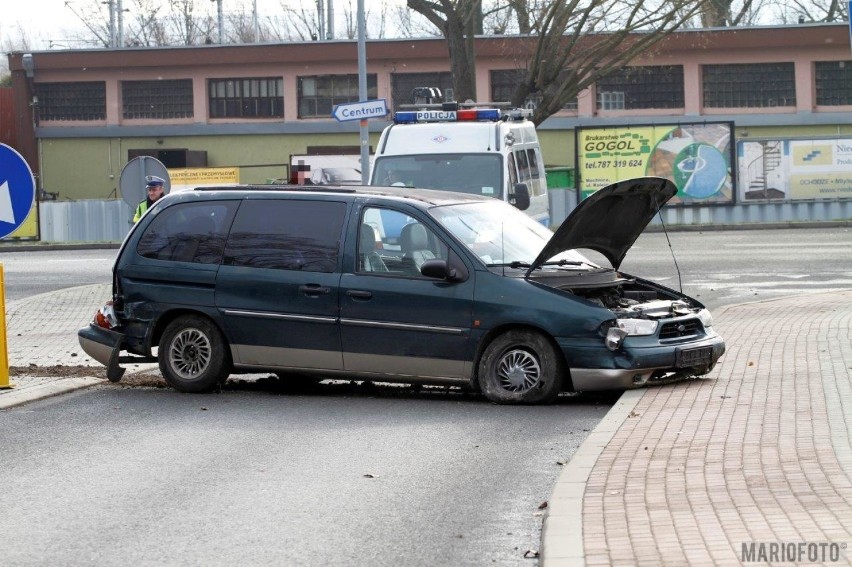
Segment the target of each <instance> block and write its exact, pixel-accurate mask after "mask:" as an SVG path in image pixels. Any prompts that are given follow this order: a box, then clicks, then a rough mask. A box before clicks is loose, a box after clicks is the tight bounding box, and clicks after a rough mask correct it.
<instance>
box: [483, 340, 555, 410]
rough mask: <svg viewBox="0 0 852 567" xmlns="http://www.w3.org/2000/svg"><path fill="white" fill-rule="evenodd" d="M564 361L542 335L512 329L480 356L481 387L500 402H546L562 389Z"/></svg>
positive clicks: (495, 400)
mask: <svg viewBox="0 0 852 567" xmlns="http://www.w3.org/2000/svg"><path fill="white" fill-rule="evenodd" d="M564 366H565V365H564V363H563V361H562V357H561V356H560V354H559V353H558V352H557V351H556V349H555V348H554V346H553V344H552V343H551V342H550V341H549V340H548V339H547V338H546V337H544V336H543V335H542V334H540V333H536V332H534V331H527V330H512V331H507V332H505V333H503V334H502V335H499V336H498V337H497V338H495V339H494V340H493V341H491V343H489V344H488V346H487V347H485V351H484V352H483V353H482V357H481V358H480V359H479V367H478V370H479V386H480V388H481V389H482V393H483V394H484V395H485V397H486V398H488V399H489V400H490V401H492V402H494V403H497V404H547V403H552V402H553V401H555V400H556V397H557V396H558V395H559V392H560V390H561V389H562V382H563V373H564Z"/></svg>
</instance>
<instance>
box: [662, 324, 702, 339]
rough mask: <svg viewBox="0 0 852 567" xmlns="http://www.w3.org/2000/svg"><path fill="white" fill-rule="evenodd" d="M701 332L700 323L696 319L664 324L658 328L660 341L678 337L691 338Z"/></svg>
mask: <svg viewBox="0 0 852 567" xmlns="http://www.w3.org/2000/svg"><path fill="white" fill-rule="evenodd" d="M700 332H701V323H700V322H699V321H698V319H686V320H685V321H675V322H672V323H664V324H663V326H662V327H661V328H660V339H662V340H665V339H678V338H680V337H691V336H694V335H697V334H698V333H700Z"/></svg>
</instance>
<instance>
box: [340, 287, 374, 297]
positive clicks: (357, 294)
mask: <svg viewBox="0 0 852 567" xmlns="http://www.w3.org/2000/svg"><path fill="white" fill-rule="evenodd" d="M346 295H348V296H349V297H351V298H352V299H372V297H373V294H372V292H369V291H362V290H360V289H350V290H349V291H347V292H346Z"/></svg>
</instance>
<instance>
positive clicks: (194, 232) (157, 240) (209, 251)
mask: <svg viewBox="0 0 852 567" xmlns="http://www.w3.org/2000/svg"><path fill="white" fill-rule="evenodd" d="M237 205H239V201H211V202H204V203H181V204H178V205H174V206H172V207H168V208H167V209H165V210H163V211H161V212H159V213H158V214H157V215H156V217H155V218H154V220H152V221H151V224H149V225H148V226H147V227H146V228H145V233H144V234H143V235H142V238H140V239H139V244H138V245H137V247H136V251H137V252H138V253H139V254H140V255H142V256H144V257H145V258H153V259H155V260H166V261H170V262H192V263H194V264H220V263H221V262H222V253H223V251H224V249H225V236H226V234H227V232H228V227H229V226H230V225H231V220H232V219H233V218H234V211H236V210H237Z"/></svg>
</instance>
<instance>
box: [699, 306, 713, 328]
mask: <svg viewBox="0 0 852 567" xmlns="http://www.w3.org/2000/svg"><path fill="white" fill-rule="evenodd" d="M698 320H699V321H701V324H702V325H704V328H705V329H706V328H708V327H712V326H713V316H712V315H710V312H709V311H708V310H706V309H702V310H701V311H699V312H698Z"/></svg>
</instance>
